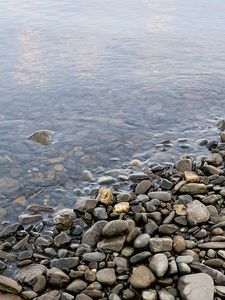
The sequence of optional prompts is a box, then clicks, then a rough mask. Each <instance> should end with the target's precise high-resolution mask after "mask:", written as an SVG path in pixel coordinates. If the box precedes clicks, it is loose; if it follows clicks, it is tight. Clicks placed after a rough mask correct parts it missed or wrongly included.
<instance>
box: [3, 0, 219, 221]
mask: <svg viewBox="0 0 225 300" xmlns="http://www.w3.org/2000/svg"><path fill="white" fill-rule="evenodd" d="M224 11H225V2H224V1H222V0H215V1H209V0H199V1H194V0H190V1H185V0H179V1H178V0H161V1H159V0H129V1H128V0H124V1H119V0H114V1H108V0H104V1H103V0H77V1H73V0H64V1H58V0H56V1H54V0H21V1H19V2H18V1H15V0H7V1H1V3H0V39H1V43H0V108H1V110H0V179H1V180H0V182H3V183H4V180H6V179H4V180H3V179H2V178H10V179H14V180H15V181H16V182H17V184H16V186H13V184H11V185H9V186H8V187H7V189H5V188H4V189H3V188H2V190H1V191H0V194H2V196H1V198H0V207H3V208H5V209H6V210H7V211H8V218H9V219H16V217H17V215H18V214H19V213H21V212H22V211H24V210H25V207H26V205H28V204H30V203H32V202H39V203H46V204H49V205H54V206H59V205H72V204H73V203H74V199H75V195H74V192H73V190H74V189H75V188H79V187H81V188H83V187H84V184H83V183H81V181H80V176H81V174H82V171H83V170H84V169H89V170H91V171H92V172H93V174H94V175H95V176H96V177H98V176H100V175H101V174H103V173H104V172H105V170H110V169H115V168H118V167H122V166H124V164H125V163H126V162H129V161H130V160H131V159H132V158H139V159H140V160H142V161H145V160H146V159H149V160H151V161H159V162H162V161H165V160H166V161H174V159H176V158H177V157H179V156H180V154H182V153H185V152H188V153H191V154H193V155H194V156H196V155H198V154H201V153H202V152H204V151H205V149H203V148H201V147H200V146H199V145H198V140H199V139H200V138H215V137H217V130H216V129H215V126H214V124H215V123H216V120H218V119H220V118H221V117H223V116H224V113H225V110H224V105H225V96H224V95H225V56H224V53H225V35H224V32H225V18H224ZM45 128H46V129H49V130H53V131H54V132H55V137H56V141H55V143H53V144H50V145H48V146H42V145H39V144H36V143H33V142H31V141H28V140H27V138H26V137H27V135H29V134H30V133H32V132H34V131H36V130H39V129H45ZM180 138H182V139H183V140H178V139H180ZM168 139H170V140H171V147H166V148H165V147H162V146H158V147H157V144H159V143H161V142H162V141H164V140H168ZM165 150H166V151H165ZM124 168H125V167H124ZM14 183H15V182H14ZM2 186H4V184H2V185H1V187H2ZM39 192H40V194H39V196H38V197H34V198H32V196H33V195H36V193H39ZM18 197H19V198H18ZM21 197H22V198H21ZM18 199H19V200H18ZM21 199H22V200H21ZM12 203H13V205H12Z"/></svg>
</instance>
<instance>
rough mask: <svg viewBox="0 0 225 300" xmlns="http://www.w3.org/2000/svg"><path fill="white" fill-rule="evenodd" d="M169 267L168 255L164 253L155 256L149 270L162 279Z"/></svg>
mask: <svg viewBox="0 0 225 300" xmlns="http://www.w3.org/2000/svg"><path fill="white" fill-rule="evenodd" d="M168 266H169V265H168V259H167V257H166V255H165V254H162V253H158V254H155V255H154V256H153V257H152V259H151V260H150V263H149V268H150V269H151V270H152V271H153V272H154V274H155V275H156V276H158V277H162V276H164V275H165V273H166V271H167V269H168Z"/></svg>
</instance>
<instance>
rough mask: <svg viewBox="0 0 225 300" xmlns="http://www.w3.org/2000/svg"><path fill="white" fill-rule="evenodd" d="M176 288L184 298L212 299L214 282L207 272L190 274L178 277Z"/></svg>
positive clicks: (192, 299)
mask: <svg viewBox="0 0 225 300" xmlns="http://www.w3.org/2000/svg"><path fill="white" fill-rule="evenodd" d="M178 289H179V291H180V294H181V297H182V299H184V300H195V299H198V300H213V299H214V284H213V280H212V278H211V277H210V276H209V275H207V274H191V275H184V276H182V277H180V279H179V281H178Z"/></svg>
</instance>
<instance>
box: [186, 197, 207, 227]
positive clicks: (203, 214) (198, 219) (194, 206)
mask: <svg viewBox="0 0 225 300" xmlns="http://www.w3.org/2000/svg"><path fill="white" fill-rule="evenodd" d="M209 218H210V214H209V211H208V209H207V207H206V206H205V205H204V204H202V203H201V202H200V201H198V200H194V201H193V202H192V203H190V204H188V206H187V219H188V222H189V224H191V225H197V224H201V223H205V222H207V221H208V220H209Z"/></svg>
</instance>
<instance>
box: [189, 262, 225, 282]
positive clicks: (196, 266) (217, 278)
mask: <svg viewBox="0 0 225 300" xmlns="http://www.w3.org/2000/svg"><path fill="white" fill-rule="evenodd" d="M190 266H191V268H192V269H193V270H195V271H200V272H202V273H205V274H208V275H209V276H210V277H211V278H212V279H213V280H214V282H215V284H216V285H225V275H224V274H223V273H221V272H219V271H218V270H216V269H213V268H210V267H208V266H205V265H203V264H201V263H197V262H193V263H192V264H191V265H190Z"/></svg>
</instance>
